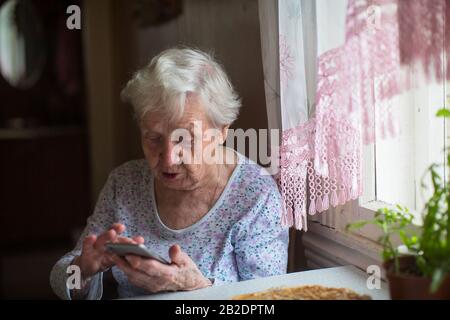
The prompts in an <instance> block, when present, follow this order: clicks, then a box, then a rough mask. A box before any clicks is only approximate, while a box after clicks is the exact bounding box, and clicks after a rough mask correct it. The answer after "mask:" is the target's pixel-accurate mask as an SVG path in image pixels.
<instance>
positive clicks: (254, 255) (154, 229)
mask: <svg viewBox="0 0 450 320" xmlns="http://www.w3.org/2000/svg"><path fill="white" fill-rule="evenodd" d="M238 156H239V161H238V164H237V166H236V168H235V169H234V171H233V173H232V175H231V177H230V178H229V180H228V183H227V185H226V187H225V189H224V190H223V192H222V194H221V195H220V197H219V199H218V200H217V201H216V203H215V205H214V206H213V207H212V208H211V209H210V210H209V212H208V213H207V214H206V215H205V216H203V218H201V219H200V220H199V221H197V222H196V223H195V224H193V225H191V226H190V227H187V228H185V229H180V230H173V229H170V228H168V227H167V226H165V225H164V224H163V222H162V221H161V220H160V218H159V215H158V209H157V206H156V203H155V193H154V189H153V188H154V187H153V186H154V183H153V176H152V174H151V172H150V170H149V168H148V166H147V163H146V161H145V160H144V159H142V160H133V161H130V162H127V163H125V164H123V165H121V166H120V167H118V168H116V169H115V170H113V171H112V172H111V174H110V175H109V177H108V180H107V182H106V184H105V186H104V188H103V190H102V192H101V194H100V196H99V199H98V202H97V205H96V208H95V210H94V213H93V215H92V216H90V217H89V218H88V220H87V225H86V227H85V229H84V231H83V234H82V235H81V237H80V239H79V240H78V243H77V245H76V247H75V248H74V249H73V250H72V251H71V252H69V253H67V254H66V255H64V256H63V257H62V258H61V259H60V260H59V261H58V262H57V263H56V264H55V266H54V267H53V269H52V272H51V275H50V283H51V286H52V288H53V290H54V291H55V293H56V294H57V295H58V296H59V297H60V298H62V299H70V298H71V297H70V291H69V290H68V289H67V286H66V281H67V279H68V277H69V275H70V274H69V273H68V272H67V268H68V267H69V265H70V263H71V261H72V260H73V259H74V257H75V256H77V255H79V254H80V252H81V246H82V241H83V239H84V237H86V236H87V235H89V234H100V233H102V232H103V231H105V230H107V229H109V228H110V226H111V225H112V224H113V223H115V222H120V223H123V224H124V225H125V226H126V231H125V233H124V234H123V235H124V236H126V237H132V236H136V235H141V236H143V237H144V239H145V245H146V246H147V247H149V248H151V249H152V250H153V251H155V252H156V253H158V254H160V255H161V256H162V257H164V258H166V259H169V257H168V249H169V247H170V246H171V245H173V244H179V245H180V246H181V248H182V250H183V251H185V252H186V253H187V254H188V255H189V256H190V257H191V259H192V260H193V261H194V262H195V263H196V264H197V266H198V268H199V269H200V271H201V272H202V273H203V275H204V276H205V277H207V278H210V279H212V280H213V285H215V286H216V285H220V284H223V283H227V282H233V281H241V280H248V279H253V278H259V277H267V276H272V275H278V274H283V273H286V268H287V252H288V229H287V228H286V227H283V226H282V225H281V210H282V204H281V196H280V193H279V192H278V188H277V185H276V183H275V181H274V180H273V178H272V177H271V176H270V175H268V174H267V172H266V174H263V172H264V171H265V170H264V169H263V168H262V167H260V166H259V165H257V164H256V163H254V162H253V161H251V160H249V159H248V158H246V157H244V156H242V155H240V154H238ZM169 261H170V260H169ZM112 273H113V275H114V278H115V279H116V281H117V283H118V294H119V297H121V298H125V297H133V296H139V295H148V294H150V293H149V292H146V291H145V290H143V289H140V288H138V287H135V286H133V285H132V284H130V283H129V282H128V280H127V277H126V275H125V274H124V273H123V272H122V271H121V270H120V269H118V268H117V267H112ZM102 291H103V290H102V273H99V274H97V275H96V276H94V278H93V279H92V281H91V285H90V289H89V293H88V295H87V297H86V298H87V299H100V298H101V297H102Z"/></svg>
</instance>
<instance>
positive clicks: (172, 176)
mask: <svg viewBox="0 0 450 320" xmlns="http://www.w3.org/2000/svg"><path fill="white" fill-rule="evenodd" d="M163 177H164V178H165V179H167V180H174V179H175V178H176V177H178V173H171V172H163Z"/></svg>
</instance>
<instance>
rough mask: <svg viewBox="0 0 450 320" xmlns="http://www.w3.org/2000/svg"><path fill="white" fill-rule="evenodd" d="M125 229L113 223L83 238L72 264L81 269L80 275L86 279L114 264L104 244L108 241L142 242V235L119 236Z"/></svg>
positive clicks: (111, 255) (119, 224)
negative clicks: (96, 233)
mask: <svg viewBox="0 0 450 320" xmlns="http://www.w3.org/2000/svg"><path fill="white" fill-rule="evenodd" d="M124 231H125V226H124V225H123V224H121V223H115V224H113V225H112V227H111V229H109V230H108V231H106V232H104V233H102V234H101V235H99V236H97V235H90V236H87V237H86V238H84V240H83V248H82V251H81V255H80V256H78V257H76V258H75V259H74V261H73V264H75V265H78V266H79V267H80V270H81V277H82V279H83V280H87V279H89V278H90V277H92V276H94V275H95V274H97V273H98V272H103V271H106V270H107V269H109V268H110V267H112V266H113V265H114V262H113V260H112V257H113V253H111V252H109V251H108V250H107V249H106V247H105V244H107V243H109V242H116V243H137V244H141V243H144V239H143V238H142V237H135V238H132V239H130V238H125V237H121V236H120V234H122V233H123V232H124Z"/></svg>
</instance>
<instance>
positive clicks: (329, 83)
mask: <svg viewBox="0 0 450 320" xmlns="http://www.w3.org/2000/svg"><path fill="white" fill-rule="evenodd" d="M297 2H298V1H297ZM318 2H320V1H318ZM321 2H322V3H323V0H321ZM333 2H334V1H333ZM330 3H331V1H329V2H328V4H327V5H329V4H330ZM341 3H342V1H341ZM449 3H450V2H449V1H448V0H414V1H410V0H372V1H370V0H366V1H361V0H359V1H357V0H349V1H348V2H346V4H345V8H344V10H345V12H344V13H345V24H343V26H342V27H343V29H344V30H343V34H345V37H344V39H343V43H342V44H340V45H337V46H335V47H333V48H331V49H329V50H326V51H324V52H320V50H318V56H317V60H316V61H317V62H316V69H315V70H314V71H315V77H314V78H310V79H308V78H307V77H306V78H304V76H303V78H302V75H300V74H299V71H302V72H304V73H307V72H306V71H305V69H304V68H303V69H302V68H301V67H299V65H302V66H305V64H307V62H308V61H307V59H305V56H307V53H306V51H303V50H304V48H305V45H304V44H302V43H299V38H298V37H299V36H298V31H299V30H300V32H301V33H302V34H303V35H305V32H311V30H304V29H303V28H300V29H299V27H298V26H299V24H298V23H292V21H291V22H286V21H289V20H292V19H293V18H294V19H295V18H296V17H300V18H299V21H300V25H302V26H303V27H304V26H305V23H302V21H304V20H302V7H301V6H299V7H293V5H294V1H290V0H287V1H280V2H279V3H278V6H279V8H278V13H279V16H278V18H279V19H278V27H279V29H278V31H279V32H278V34H279V51H278V54H279V56H278V58H279V59H278V61H279V73H280V76H279V79H280V85H279V92H280V98H281V99H280V101H279V105H280V108H281V118H282V119H281V120H282V121H281V123H282V129H283V131H282V138H281V146H280V172H279V174H278V181H279V184H280V190H281V193H282V196H283V200H284V203H285V211H284V215H283V224H285V225H288V226H294V227H295V228H296V229H299V230H301V229H304V230H306V229H307V215H308V214H310V215H314V214H316V213H319V212H323V211H326V210H327V209H329V208H330V206H338V205H341V204H344V203H346V202H347V201H350V200H354V199H357V198H358V197H359V196H361V195H362V192H363V190H362V185H363V183H362V181H363V179H364V173H363V170H362V169H363V168H362V165H361V150H362V145H363V144H368V143H373V142H374V141H375V139H376V137H380V138H381V139H383V138H387V137H393V136H395V135H397V134H398V129H397V128H398V126H397V125H396V119H394V117H393V115H392V107H394V106H392V105H391V104H392V98H393V97H394V96H395V95H397V94H399V93H401V92H402V91H403V90H405V89H408V88H409V87H410V81H409V79H408V78H407V77H406V76H405V75H404V74H403V72H402V66H403V65H406V64H409V65H411V64H414V63H421V64H422V65H423V67H424V68H423V69H424V71H425V73H426V74H427V75H428V79H431V77H432V76H433V77H435V78H437V79H440V78H442V77H444V75H448V74H449V73H448V72H447V71H448V70H449V69H448V65H447V66H445V65H444V64H443V63H442V59H441V55H442V53H443V51H444V50H446V52H449V41H448V37H449V35H450V33H449V24H450V23H447V24H446V23H445V22H446V20H447V19H449V18H450V17H449V11H450V4H449ZM260 4H261V2H260ZM303 9H304V7H303ZM316 9H320V8H316ZM295 10H298V11H295ZM285 12H289V15H288V16H284V15H283V14H284V13H285ZM284 19H286V20H284ZM449 21H450V20H449ZM289 27H293V28H297V30H295V31H294V32H293V30H290V29H289ZM292 33H293V34H295V35H296V37H297V38H294V41H291V42H289V40H292V36H291V35H292ZM304 38H306V37H300V41H303V40H304ZM318 42H320V39H319V41H318ZM263 43H264V39H263ZM299 45H301V46H302V48H301V49H300V50H299V49H298V47H299ZM318 46H319V44H318ZM306 47H307V46H306ZM263 49H264V46H263ZM266 50H267V48H266ZM306 50H308V48H307V49H306ZM309 50H311V48H309ZM263 51H264V50H263ZM299 51H300V53H299ZM266 64H267V56H266V59H265V71H266V70H268V68H267V67H266ZM270 79H272V81H273V75H272V78H270V77H269V76H266V82H267V81H269V80H270ZM302 80H304V81H302ZM308 80H309V82H311V81H313V82H314V90H315V91H314V92H315V97H313V98H314V100H315V112H314V113H313V114H312V115H311V116H310V117H309V119H306V120H304V118H305V117H304V116H303V115H304V114H305V104H307V102H308V101H310V100H311V97H308V95H307V92H308ZM309 85H310V84H309ZM310 87H311V86H310ZM268 88H276V86H274V85H267V83H266V90H267V89H268ZM293 91H294V92H295V91H300V92H302V93H303V94H299V95H298V94H297V95H294V96H292V94H290V93H289V92H293ZM283 95H284V96H283ZM272 96H273V95H272ZM303 96H306V98H304V99H301V98H302V97H303ZM295 97H297V99H296V100H295V99H292V98H295ZM299 97H300V99H298V98H299ZM283 98H285V99H283ZM290 104H291V105H290ZM292 104H297V106H296V107H292ZM272 107H277V104H273V105H272ZM268 109H270V108H269V105H268ZM286 110H289V112H287V111H286ZM295 110H297V112H298V113H299V114H300V115H302V116H300V117H296V118H295V120H294V121H292V119H286V117H290V115H292V114H295ZM292 122H294V123H295V124H294V125H292Z"/></svg>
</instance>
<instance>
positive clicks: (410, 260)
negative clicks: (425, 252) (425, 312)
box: [384, 256, 450, 300]
mask: <svg viewBox="0 0 450 320" xmlns="http://www.w3.org/2000/svg"><path fill="white" fill-rule="evenodd" d="M415 264H416V259H415V257H413V256H408V257H400V258H399V268H400V273H399V274H396V273H394V261H393V260H390V261H388V262H386V263H384V268H385V270H386V277H387V279H388V281H389V292H390V294H391V299H393V300H405V299H406V300H408V299H411V300H414V299H415V300H429V299H445V300H447V299H450V276H447V277H446V278H445V280H444V283H442V285H441V286H440V288H439V290H438V291H437V292H435V293H433V294H432V293H431V292H430V287H431V279H430V278H425V277H420V276H416V275H411V274H405V273H401V272H402V270H407V269H411V267H412V268H414V266H415Z"/></svg>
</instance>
